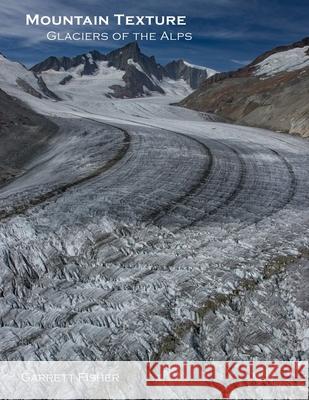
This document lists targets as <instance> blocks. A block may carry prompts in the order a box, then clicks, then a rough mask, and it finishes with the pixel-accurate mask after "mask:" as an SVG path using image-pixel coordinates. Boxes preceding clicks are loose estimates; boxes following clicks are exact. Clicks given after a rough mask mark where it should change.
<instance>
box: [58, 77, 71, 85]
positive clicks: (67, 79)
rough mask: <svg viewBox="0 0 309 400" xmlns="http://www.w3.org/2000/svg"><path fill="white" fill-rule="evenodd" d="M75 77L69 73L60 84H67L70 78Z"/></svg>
mask: <svg viewBox="0 0 309 400" xmlns="http://www.w3.org/2000/svg"><path fill="white" fill-rule="evenodd" d="M72 79H73V76H72V75H67V76H66V77H65V78H63V79H62V80H61V81H60V82H59V85H66V84H67V83H68V82H70V80H72Z"/></svg>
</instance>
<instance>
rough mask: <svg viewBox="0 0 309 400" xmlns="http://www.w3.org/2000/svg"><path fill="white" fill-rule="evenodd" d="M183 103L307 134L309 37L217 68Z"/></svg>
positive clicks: (245, 121)
mask: <svg viewBox="0 0 309 400" xmlns="http://www.w3.org/2000/svg"><path fill="white" fill-rule="evenodd" d="M180 105H182V106H185V107H188V108H192V109H195V110H198V111H203V112H212V113H215V114H217V115H219V116H220V117H223V118H225V119H227V120H228V121H232V122H236V123H240V124H245V125H252V126H257V127H261V128H267V129H272V130H277V131H283V132H288V133H293V134H299V135H301V136H304V137H308V136H309V38H304V39H303V40H301V41H298V42H296V43H293V44H290V45H287V46H280V47H276V48H274V49H272V50H270V51H267V52H265V53H263V54H262V55H260V56H258V57H257V58H256V59H255V60H254V61H252V62H251V63H250V64H248V65H247V66H245V67H243V68H240V69H238V70H236V71H230V72H225V73H218V74H215V75H213V76H212V77H210V78H209V79H207V80H206V81H205V82H203V83H202V84H201V85H200V86H199V88H198V89H197V90H196V91H195V92H193V93H192V94H191V95H189V96H188V97H187V98H185V99H184V100H183V101H181V103H180Z"/></svg>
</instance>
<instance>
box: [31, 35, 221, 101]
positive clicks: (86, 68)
mask: <svg viewBox="0 0 309 400" xmlns="http://www.w3.org/2000/svg"><path fill="white" fill-rule="evenodd" d="M31 70H32V71H33V72H35V73H36V74H39V75H40V76H42V77H43V79H44V80H45V81H46V82H47V84H48V85H49V86H50V87H52V89H53V90H54V91H55V92H56V93H58V95H59V96H60V97H66V96H72V92H75V91H76V90H78V91H80V90H82V89H83V88H84V87H85V85H88V87H89V86H93V89H94V90H95V92H97V94H98V95H100V94H101V95H106V96H108V97H116V98H133V97H142V96H145V95H150V94H152V93H157V94H158V93H159V94H165V93H169V92H173V93H174V92H177V91H178V92H180V93H182V94H183V96H185V95H188V94H189V93H190V92H191V91H192V89H195V88H196V87H197V86H198V85H199V84H200V83H201V82H202V81H203V80H205V79H207V78H208V77H210V76H211V75H213V74H215V73H216V71H214V70H211V69H209V68H205V67H200V66H195V65H191V64H189V63H186V62H185V61H183V60H179V61H174V62H171V63H169V64H167V65H166V66H165V67H164V66H162V65H160V64H158V63H157V62H156V59H155V57H154V56H151V57H148V56H146V55H145V54H143V53H142V52H141V50H140V48H139V46H138V44H137V43H136V42H133V43H129V44H128V45H126V46H124V47H122V48H120V49H116V50H114V51H112V52H110V53H108V54H107V55H104V54H101V53H100V52H98V51H91V52H89V53H86V54H82V55H78V56H76V57H72V58H69V57H60V58H57V57H49V58H47V59H46V60H44V61H43V62H41V63H39V64H36V65H35V66H33V67H32V68H31ZM63 86H66V87H65V88H63Z"/></svg>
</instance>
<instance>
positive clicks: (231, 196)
mask: <svg viewBox="0 0 309 400" xmlns="http://www.w3.org/2000/svg"><path fill="white" fill-rule="evenodd" d="M217 142H218V143H220V144H221V145H224V146H225V147H228V148H229V149H230V150H231V151H232V152H233V153H234V154H235V155H236V156H237V160H238V162H239V165H240V168H239V176H238V180H237V183H236V185H235V187H234V189H233V191H232V192H231V193H230V194H229V196H228V197H226V198H225V199H224V200H223V201H222V202H221V203H219V204H218V205H217V206H216V207H214V208H212V209H211V210H209V211H205V212H204V213H203V214H204V215H202V216H201V217H199V218H196V219H194V220H193V221H191V222H189V223H188V224H186V225H183V226H181V227H180V228H178V229H177V230H176V231H175V232H174V233H177V232H180V231H182V230H184V229H188V228H191V227H193V226H194V225H196V224H197V223H199V222H200V221H203V220H204V219H205V218H207V217H210V216H212V215H215V214H216V213H217V212H218V211H219V210H221V209H222V208H224V207H226V206H227V205H228V204H229V203H231V202H232V201H233V200H234V199H235V198H236V197H237V196H238V194H239V193H240V191H241V190H242V189H243V187H244V182H245V179H246V175H247V168H246V163H245V161H244V160H243V158H242V157H241V155H240V153H239V152H238V151H237V150H235V149H234V148H233V147H231V146H229V145H227V144H225V143H223V142H221V141H220V142H219V141H217Z"/></svg>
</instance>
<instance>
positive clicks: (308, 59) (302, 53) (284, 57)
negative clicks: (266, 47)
mask: <svg viewBox="0 0 309 400" xmlns="http://www.w3.org/2000/svg"><path fill="white" fill-rule="evenodd" d="M308 50H309V46H305V47H297V48H295V49H291V50H287V51H282V52H280V53H275V54H272V55H271V56H269V57H267V58H266V59H265V60H263V61H262V62H260V63H259V64H257V66H256V72H255V75H256V76H261V75H268V76H272V75H275V74H278V73H279V72H283V71H296V70H298V69H301V68H304V67H308V66H309V54H308Z"/></svg>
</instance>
